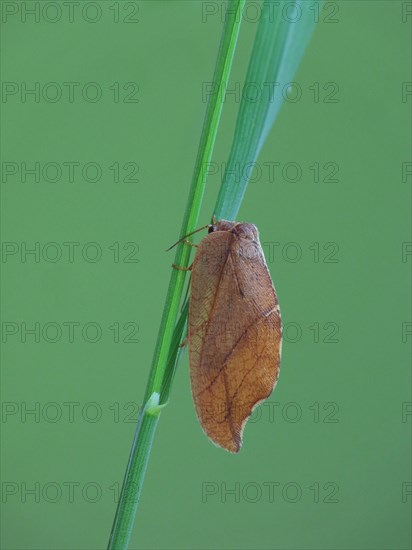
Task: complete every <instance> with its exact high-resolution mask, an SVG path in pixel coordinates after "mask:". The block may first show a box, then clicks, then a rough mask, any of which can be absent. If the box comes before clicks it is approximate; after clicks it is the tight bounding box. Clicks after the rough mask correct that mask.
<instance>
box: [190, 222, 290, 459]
mask: <svg viewBox="0 0 412 550" xmlns="http://www.w3.org/2000/svg"><path fill="white" fill-rule="evenodd" d="M250 246H251V241H250V240H246V239H239V238H236V237H235V236H234V235H233V234H232V233H230V232H224V231H222V232H216V233H212V234H210V235H208V236H207V237H205V239H203V241H202V243H201V245H200V248H199V249H198V252H197V254H196V258H195V262H194V265H193V270H192V282H191V298H190V310H189V359H190V375H191V384H192V393H193V400H194V403H195V408H196V412H197V415H198V418H199V421H200V424H201V425H202V428H203V430H204V431H205V433H206V435H208V437H210V439H212V441H214V442H215V443H216V444H218V445H220V446H221V447H224V448H225V449H227V450H229V451H231V452H238V451H239V450H240V448H241V444H242V432H243V428H244V425H245V422H246V420H247V418H248V417H249V416H250V414H251V413H252V411H253V408H254V407H255V406H256V405H257V404H258V403H259V402H260V401H262V400H264V399H265V398H267V397H268V396H269V395H270V393H271V392H272V390H273V387H274V385H275V383H276V380H277V376H278V370H279V359H280V340H281V328H280V316H279V308H278V303H277V299H276V295H275V291H274V289H273V285H272V281H271V279H270V275H269V272H268V270H267V267H266V263H265V260H264V256H263V252H262V250H261V247H260V245H259V243H257V244H256V245H253V249H251V248H250Z"/></svg>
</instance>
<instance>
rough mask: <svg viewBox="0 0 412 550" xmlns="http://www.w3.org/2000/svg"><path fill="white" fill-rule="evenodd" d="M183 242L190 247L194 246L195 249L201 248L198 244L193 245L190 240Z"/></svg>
mask: <svg viewBox="0 0 412 550" xmlns="http://www.w3.org/2000/svg"><path fill="white" fill-rule="evenodd" d="M183 242H184V243H186V244H188V245H189V246H193V247H194V248H199V245H198V244H194V243H191V242H190V241H189V240H188V239H184V240H183Z"/></svg>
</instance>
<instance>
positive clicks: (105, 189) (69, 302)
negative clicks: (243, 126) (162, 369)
mask: <svg viewBox="0 0 412 550" xmlns="http://www.w3.org/2000/svg"><path fill="white" fill-rule="evenodd" d="M6 4H7V5H8V7H7V10H12V11H13V10H14V8H13V6H12V7H11V8H10V5H11V4H14V5H15V7H17V13H16V14H14V15H6V16H5V15H4V14H5V13H6V12H5V11H4V10H5V9H6V8H5V5H6ZM23 4H25V5H26V7H27V8H29V7H32V8H33V6H34V5H35V4H39V6H40V7H39V9H40V16H39V20H38V21H36V20H35V18H34V16H29V15H27V20H26V21H25V20H24V19H25V17H24V14H23V11H24V10H23ZM44 4H46V3H44V2H40V3H38V2H31V1H30V2H23V3H13V2H5V1H3V2H2V8H3V22H2V43H1V50H2V55H1V63H2V67H1V73H2V81H3V83H4V82H6V83H15V85H13V84H12V85H11V86H12V88H13V90H14V91H15V92H16V93H13V94H9V95H7V94H6V95H5V94H3V96H2V104H1V111H2V113H1V114H2V123H3V124H2V139H1V145H2V151H1V152H2V163H3V164H2V168H3V171H4V170H6V169H9V170H13V167H14V168H16V171H17V173H16V174H14V175H8V176H7V175H5V173H4V172H3V177H2V182H1V186H2V197H3V216H2V241H3V244H4V246H6V251H10V250H11V251H13V253H10V254H7V253H6V254H3V256H2V272H3V274H2V283H3V292H2V304H3V313H2V329H3V345H2V348H3V352H2V353H3V360H2V393H3V394H2V398H3V411H2V412H3V414H2V424H1V427H2V480H3V482H2V483H3V484H2V493H3V495H2V500H3V504H2V509H3V511H2V548H5V549H32V548H33V549H34V548H41V549H46V548H50V549H52V548H53V549H86V548H90V549H102V548H105V545H106V544H107V540H108V536H109V532H110V528H111V523H112V519H113V515H114V512H115V507H116V504H115V496H116V487H118V484H119V483H121V481H122V477H123V473H124V468H125V465H126V461H127V457H128V453H129V450H130V446H131V442H132V438H133V434H134V430H135V418H136V413H137V407H138V406H139V403H140V400H141V399H142V397H143V393H144V388H145V384H146V380H147V377H148V373H149V368H150V363H151V359H152V352H153V349H154V345H155V339H156V335H157V330H158V326H159V322H160V317H161V313H162V309H163V303H164V299H165V294H166V288H167V284H168V279H169V275H170V264H171V262H172V261H173V255H171V253H169V254H166V253H165V252H164V250H165V248H166V247H167V246H168V245H170V244H171V243H173V242H174V241H175V240H176V239H177V236H178V234H179V230H180V224H181V219H182V215H183V211H184V208H185V203H186V198H187V193H188V189H189V184H190V179H191V175H192V169H193V165H194V160H195V155H196V151H197V145H198V140H199V136H200V131H201V126H202V120H203V116H204V112H205V103H204V102H203V100H202V83H204V82H209V81H210V80H211V77H212V74H213V68H214V63H215V57H216V53H217V48H218V44H219V37H220V33H221V29H222V6H223V5H222V4H221V3H220V2H219V3H212V4H211V6H212V7H211V8H210V9H213V8H214V7H217V8H218V13H217V14H215V15H211V16H209V17H208V18H207V20H206V21H205V20H203V21H202V10H203V9H205V4H206V3H202V2H200V1H194V2H192V1H189V0H185V1H143V2H119V3H116V2H111V1H107V2H105V1H100V2H95V3H94V6H97V8H98V9H99V10H100V12H101V19H100V20H99V21H97V22H95V23H90V22H89V21H87V20H86V17H88V18H89V19H93V18H94V17H95V13H98V12H95V11H93V10H95V9H96V8H94V7H93V6H91V7H90V12H88V13H86V15H85V16H82V14H81V11H79V8H77V9H76V11H75V12H74V20H73V21H72V22H70V20H69V16H68V11H67V10H66V11H63V15H62V17H61V20H60V21H56V22H55V23H52V22H50V20H52V19H54V18H55V17H56V13H57V12H55V11H53V9H54V8H53V6H52V5H51V7H50V6H49V7H48V8H47V10H50V11H46V12H43V11H42V10H43V8H44ZM49 4H53V3H49ZM87 4H90V3H87ZM249 4H253V6H251V8H250V9H251V11H250V12H249V16H248V17H247V18H246V21H245V22H244V24H243V26H242V29H241V37H240V41H239V47H238V52H237V55H236V58H235V67H234V71H233V75H232V80H231V87H232V88H233V89H236V86H237V87H238V89H239V86H241V82H242V81H243V78H244V74H245V69H246V66H247V60H248V56H249V53H250V48H251V43H252V39H253V35H254V33H255V31H256V23H255V21H254V18H255V15H256V9H257V8H258V7H259V3H258V2H249ZM209 5H210V3H209ZM405 5H407V7H408V6H409V7H410V4H408V3H405V2H386V1H374V0H370V1H360V2H352V1H344V2H337V3H334V2H332V3H331V2H328V3H327V6H326V10H324V11H321V13H320V22H319V24H318V25H317V26H316V29H315V34H314V36H313V40H312V42H311V44H310V46H309V48H308V50H307V52H306V54H305V57H304V60H303V63H302V65H301V67H300V69H299V71H298V74H297V75H296V77H295V82H296V83H297V86H298V87H299V89H300V92H301V98H300V100H299V101H296V102H292V101H287V102H286V103H285V104H284V106H283V107H282V110H281V112H280V115H279V117H278V119H277V121H276V124H275V127H274V129H273V131H272V132H271V134H270V136H269V138H268V140H267V142H266V144H265V146H264V149H263V151H262V154H261V156H260V158H259V167H257V168H256V170H257V171H258V172H256V173H255V176H256V174H257V176H256V181H254V182H252V183H250V185H249V188H248V191H247V194H246V197H245V200H244V202H243V205H242V208H241V211H240V213H239V219H240V220H244V221H249V222H253V223H255V224H256V225H257V226H258V227H259V230H260V234H261V241H262V243H263V247H264V250H265V252H266V255H267V260H268V264H269V268H270V271H271V274H272V277H273V280H274V282H275V285H276V288H277V292H278V296H279V301H280V305H281V310H282V315H283V321H284V323H285V326H286V331H285V335H286V337H285V342H284V347H283V357H282V366H281V376H280V381H279V383H278V386H277V388H276V390H275V392H274V394H273V395H272V396H271V397H270V398H269V404H266V405H264V406H262V407H261V408H260V409H259V410H258V411H256V412H255V413H254V415H253V417H252V419H251V421H250V422H249V424H248V425H247V427H246V430H245V435H244V447H243V449H242V451H241V453H240V454H239V455H237V456H233V455H230V454H228V453H226V452H224V451H223V450H221V449H217V448H215V447H214V446H213V445H212V444H211V443H210V442H209V441H208V440H207V438H206V437H205V436H204V435H203V433H202V431H201V429H200V427H199V425H198V422H197V419H196V416H195V412H194V408H193V405H192V402H191V395H190V387H189V376H188V365H187V355H186V354H185V356H184V360H183V361H182V363H181V364H180V365H179V369H178V372H177V376H176V379H175V382H174V386H173V389H172V398H171V402H170V404H169V406H168V407H167V408H166V409H165V411H164V413H163V414H162V416H161V420H160V423H159V427H158V431H157V434H156V438H155V442H154V446H153V449H152V456H151V459H150V463H149V468H148V471H147V476H146V480H145V485H144V488H143V493H142V499H141V504H140V509H139V513H138V517H137V521H136V525H135V530H134V533H133V537H132V542H131V548H147V549H151V548H161V549H169V548H176V549H180V548H188V549H189V548H198V549H206V548H207V549H209V548H210V549H215V548H216V549H218V548H225V549H232V548H242V549H263V548H276V549H302V550H306V549H348V550H349V549H350V550H352V549H371V550H372V549H393V550H394V549H397V550H398V549H399V550H400V549H407V548H410V547H411V538H410V536H411V525H410V512H411V506H410V505H411V500H412V496H411V495H409V496H408V495H407V494H406V493H408V491H409V493H410V492H411V488H410V487H411V486H410V483H411V457H410V430H411V415H410V414H409V415H408V411H409V412H410V410H411V409H410V402H411V395H410V370H409V369H410V366H409V359H408V356H409V349H410V341H411V337H410V336H409V337H407V336H404V338H402V330H403V329H404V330H407V325H403V323H408V322H409V323H410V320H411V314H410V306H409V304H410V293H409V290H408V289H409V274H410V263H411V257H410V256H404V258H402V246H403V245H402V243H404V242H408V241H410V240H411V238H410V229H409V228H410V225H409V224H410V222H409V219H410V197H411V192H410V183H411V177H409V178H405V179H406V181H402V163H404V162H408V156H409V150H410V131H409V122H408V120H409V113H410V105H411V96H408V97H406V98H404V101H403V99H402V83H403V82H405V81H410V80H411V76H410V72H409V64H410V54H409V51H410V21H411V17H412V16H410V17H409V18H408V19H407V20H406V21H407V22H403V21H402V10H403V9H406V8H405ZM209 7H210V6H209ZM117 8H118V10H119V22H118V23H115V22H114V17H115V16H116V9H117ZM135 8H136V13H134V17H135V18H136V17H137V19H138V21H137V22H135V23H126V22H125V21H124V18H125V17H126V14H129V15H130V16H131V17H133V12H134V11H135ZM34 9H36V8H34ZM332 12H335V13H332ZM7 13H8V11H7ZM331 18H333V19H335V22H334V23H333V22H330V21H329V20H330V19H331ZM69 81H71V82H79V83H80V85H79V87H76V89H75V96H74V101H73V102H70V101H69V100H68V94H67V87H63V85H62V83H63V82H69ZM35 82H38V83H39V86H40V97H39V101H38V102H36V101H35V98H33V96H27V97H26V101H25V102H24V101H23V99H24V95H23V99H22V95H21V91H22V87H23V86H24V84H23V83H26V86H27V88H32V87H33V86H34V83H35ZM50 82H57V83H58V84H59V86H60V87H61V89H62V90H63V95H62V98H61V99H59V100H58V101H56V102H51V101H50V100H48V101H47V100H45V99H44V97H43V96H42V95H41V94H42V91H44V85H45V84H47V83H50ZM88 82H96V83H97V84H98V85H99V86H100V88H101V90H102V97H101V99H100V100H99V101H96V102H94V103H91V102H88V101H86V100H85V99H84V98H83V97H82V95H81V91H80V90H81V89H82V87H83V85H84V84H86V83H88ZM115 82H118V83H119V86H120V96H119V102H115V101H114V96H113V94H114V91H113V89H110V86H113V84H114V83H115ZM127 82H135V83H137V85H138V87H139V88H138V91H137V93H136V95H135V96H134V97H135V98H136V99H138V102H132V103H124V102H123V100H124V98H125V97H126V94H129V93H130V92H131V91H132V88H131V87H129V88H128V89H127V90H124V89H123V88H122V86H123V85H124V84H125V83H127ZM316 82H317V83H319V89H320V95H319V97H315V96H314V88H313V86H314V83H316ZM328 83H334V84H328ZM13 86H14V87H13ZM315 86H316V84H315ZM327 86H329V88H328V87H327ZM330 86H333V89H338V91H337V93H336V94H335V95H334V96H333V97H331V96H328V93H330V91H331V90H332V88H331V87H330ZM16 87H17V88H16ZM325 87H326V88H325ZM8 89H9V88H8ZM16 90H17V91H16ZM47 90H48V91H49V92H50V96H51V95H52V88H51V87H49V88H48V89H47ZM47 90H46V92H45V93H46V97H47ZM240 91H241V90H240V89H239V92H240ZM90 93H92V90H91V89H90ZM328 99H329V100H330V99H335V100H336V101H335V102H333V103H331V102H328ZM317 100H318V101H317ZM238 106H239V104H238V98H237V97H236V96H234V95H229V96H228V97H227V100H226V104H225V110H224V115H223V119H222V127H221V133H220V135H219V138H218V142H217V148H216V152H215V157H214V161H215V162H216V163H218V164H219V165H221V164H222V163H224V162H225V160H226V159H227V155H228V149H229V147H230V142H231V138H232V134H233V128H234V122H235V116H236V112H237V109H238ZM36 162H37V163H40V169H42V167H43V166H44V165H45V164H47V163H49V162H53V163H57V165H58V166H60V167H61V168H62V169H64V166H65V165H63V163H68V162H78V163H80V168H81V167H82V166H84V164H87V163H91V162H94V163H97V164H98V165H99V166H100V167H101V171H102V175H101V178H100V179H99V181H96V182H94V183H93V182H90V181H85V179H84V178H83V177H82V174H81V171H79V172H76V175H75V178H74V181H72V182H70V181H69V177H68V172H67V169H66V171H64V170H63V173H62V177H61V179H60V181H56V182H54V183H53V182H52V181H47V179H49V180H51V179H53V177H54V176H53V167H51V168H50V167H49V169H50V176H47V174H46V177H44V175H41V176H40V180H39V181H38V182H35V181H34V178H33V176H30V175H28V176H27V178H26V182H24V181H23V179H24V178H22V172H21V170H22V166H21V164H22V163H26V165H27V166H28V167H31V166H33V165H34V163H36ZM116 162H117V163H120V166H121V172H120V180H121V181H119V182H117V183H116V182H115V181H113V180H114V178H113V169H112V170H110V168H109V167H110V166H113V164H114V163H116ZM128 162H134V163H136V164H137V165H138V167H139V171H138V173H137V179H138V181H123V180H124V178H125V174H126V173H128V172H129V170H130V167H129V169H127V170H126V171H125V169H124V168H123V165H124V164H125V163H128ZM274 162H277V163H279V165H278V166H277V167H275V168H274V169H275V172H274V178H271V177H270V174H269V170H268V165H267V164H264V163H274ZM329 162H333V163H335V164H336V165H337V166H338V168H339V171H338V173H337V175H336V176H335V179H336V180H337V181H335V182H333V181H332V182H331V181H323V180H324V178H325V174H326V171H325V169H324V168H323V166H324V165H325V164H326V163H329ZM4 163H15V164H9V165H5V164H4ZM288 163H294V164H293V165H291V164H288ZM314 163H319V165H320V181H319V182H316V181H314V172H313V170H311V169H310V168H309V167H310V166H312V165H313V164H314ZM66 166H67V165H66ZM273 166H275V165H273ZM293 166H295V168H296V166H298V169H300V170H301V172H302V174H301V177H300V179H299V181H291V180H292V179H294V177H295V175H294V172H293ZM10 167H11V168H10ZM23 168H24V166H23ZM90 170H91V172H90V174H92V169H90ZM259 170H260V173H259ZM327 171H329V169H328V170H327ZM90 177H93V174H92V175H91V176H90ZM90 177H89V179H90ZM220 177H221V173H218V174H215V175H213V176H211V177H210V179H209V183H208V187H207V191H206V196H205V201H204V208H203V211H202V216H201V219H200V221H199V223H200V224H204V223H207V222H208V220H209V219H210V215H211V213H212V210H213V205H214V202H215V200H216V195H217V191H218V188H219V184H220ZM134 179H136V178H134ZM36 242H38V243H39V245H38V246H39V247H40V256H39V258H37V259H38V260H39V261H38V262H37V261H35V260H36V259H35V258H34V256H33V255H32V256H27V257H26V258H25V256H24V254H23V256H22V251H23V252H24V247H25V246H26V247H27V248H33V247H34V246H35V243H36ZM51 242H55V243H58V245H57V246H58V247H57V249H56V245H47V243H51ZM65 242H66V243H67V242H78V243H80V244H79V246H77V245H76V248H75V252H74V254H75V255H74V261H73V262H70V261H69V256H68V248H67V246H65V245H63V244H62V243H65ZM91 242H95V243H97V246H98V247H99V250H101V258H100V259H99V260H98V261H96V262H91V261H87V259H85V258H84V257H83V255H82V249H83V247H84V245H86V249H85V250H86V251H85V252H84V254H85V255H86V258H87V257H88V256H87V254H88V253H90V255H92V254H93V251H95V250H96V248H95V247H93V246H92V245H89V246H87V243H91ZM7 243H8V244H7ZM10 243H12V244H10ZM13 243H14V244H13ZM114 243H119V244H118V245H114ZM126 243H136V244H132V245H126ZM291 243H292V244H291ZM316 243H318V244H316ZM330 243H335V244H330ZM125 245H126V247H127V246H128V247H129V248H126V249H124V246H125ZM53 246H54V248H53ZM116 246H118V247H119V251H120V253H119V258H118V260H119V261H115V260H116V259H117V258H116V257H115V256H114V254H115V252H116ZM404 246H406V247H407V245H404ZM317 247H319V255H316V251H317ZM53 250H54V251H56V250H62V257H61V259H57V261H55V262H53V261H51V259H50V258H52V256H53V254H54V253H55V252H53ZM333 251H334V252H335V253H334V254H332V255H331V252H333ZM130 253H132V256H129V260H130V259H132V260H138V261H132V262H130V261H129V262H125V261H124V260H125V259H126V257H127V255H128V254H130ZM296 254H298V256H297V257H296ZM24 259H26V260H27V261H25V262H24V261H23V260H24ZM331 260H335V261H331ZM68 322H75V323H78V324H79V326H77V328H76V330H75V333H74V337H73V340H74V341H73V342H70V339H69V332H68V326H67V323H68ZM35 323H38V325H37V326H38V327H39V330H40V337H39V340H40V341H39V342H36V341H35V336H34V335H27V336H26V342H24V339H25V338H24V329H25V327H27V328H33V327H34V326H35ZM48 323H54V324H53V325H48ZM64 323H66V325H64ZM87 323H95V324H94V325H87ZM114 323H119V325H118V326H119V335H118V336H119V338H118V339H119V340H120V341H119V342H116V341H115V339H116V325H115V326H114ZM126 323H134V324H130V325H127V326H125V324H126ZM327 323H329V324H328V325H326V324H327ZM85 325H86V329H85V328H84V327H85ZM96 326H98V327H100V330H101V338H100V340H99V341H98V342H96V343H90V342H89V341H87V340H90V339H93V338H94V334H95V333H94V332H93V331H94V330H96ZM45 327H46V328H45ZM93 327H94V328H93ZM109 327H112V328H111V329H110V328H109ZM310 327H312V328H310ZM317 327H319V334H318V333H317ZM405 327H406V328H405ZM60 329H61V331H62V334H61V338H60V339H59V341H56V342H55V343H52V342H50V340H52V339H53V338H54V336H55V334H58V333H57V332H56V331H59V330H60ZM82 329H83V330H85V331H86V333H85V335H83V336H82V332H81V331H82ZM89 330H90V332H88V331H89ZM7 331H9V332H12V333H13V332H14V333H13V334H7ZM42 331H45V335H44V334H42ZM332 331H333V332H334V334H332ZM131 332H133V333H134V334H132V335H131V336H130V334H131ZM127 335H129V336H127ZM125 339H126V340H127V339H129V340H138V341H137V342H136V341H133V342H125ZM331 340H334V341H331ZM70 403H71V405H69V404H70ZM29 409H30V410H33V409H34V410H35V411H37V412H36V413H35V414H28V413H27V411H28V410H29ZM70 411H72V414H70ZM93 420H95V421H93ZM70 484H71V485H70ZM70 487H71V488H72V491H70ZM270 487H272V490H273V493H272V492H271V491H270ZM30 491H31V492H30Z"/></svg>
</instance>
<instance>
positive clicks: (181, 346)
mask: <svg viewBox="0 0 412 550" xmlns="http://www.w3.org/2000/svg"><path fill="white" fill-rule="evenodd" d="M188 339H189V336H186V338H185V339H184V340H183V342H181V343H180V344H179V348H184V347H186V346H187V341H188Z"/></svg>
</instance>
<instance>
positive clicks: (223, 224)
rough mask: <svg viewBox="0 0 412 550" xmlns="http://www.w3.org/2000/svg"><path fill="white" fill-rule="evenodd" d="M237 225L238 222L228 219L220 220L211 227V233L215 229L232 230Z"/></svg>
mask: <svg viewBox="0 0 412 550" xmlns="http://www.w3.org/2000/svg"><path fill="white" fill-rule="evenodd" d="M235 226H236V222H229V221H227V220H220V221H218V222H215V223H213V224H212V225H211V226H210V227H209V233H214V232H215V231H231V230H232V229H233V228H234V227H235Z"/></svg>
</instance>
